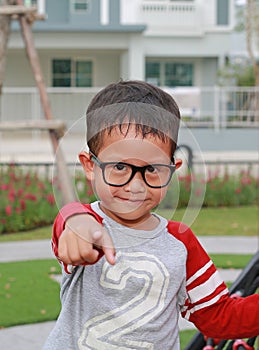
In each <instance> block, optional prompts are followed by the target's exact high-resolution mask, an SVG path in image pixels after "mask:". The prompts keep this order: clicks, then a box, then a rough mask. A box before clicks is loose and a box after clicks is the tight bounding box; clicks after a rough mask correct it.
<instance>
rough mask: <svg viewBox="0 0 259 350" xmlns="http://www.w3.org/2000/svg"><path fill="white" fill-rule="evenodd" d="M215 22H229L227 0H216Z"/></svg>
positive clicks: (225, 24) (224, 23)
mask: <svg viewBox="0 0 259 350" xmlns="http://www.w3.org/2000/svg"><path fill="white" fill-rule="evenodd" d="M217 24H218V25H219V26H227V25H228V24H229V0H217Z"/></svg>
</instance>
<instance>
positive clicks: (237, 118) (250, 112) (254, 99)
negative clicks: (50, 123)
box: [0, 87, 259, 132]
mask: <svg viewBox="0 0 259 350" xmlns="http://www.w3.org/2000/svg"><path fill="white" fill-rule="evenodd" d="M163 89H164V90H166V91H167V92H168V93H170V94H171V95H172V96H173V97H174V98H175V100H176V102H177V103H178V105H179V107H180V111H181V114H182V119H183V121H184V123H185V124H186V125H187V126H188V127H209V128H214V129H221V128H229V127H242V128H254V127H258V126H259V88H258V87H257V88H256V87H243V88H239V87H199V88H198V87H186V88H182V87H181V88H180V87H179V88H163ZM99 90H100V88H48V89H47V92H48V96H49V99H50V102H51V107H52V112H53V116H54V118H56V119H60V120H63V121H64V122H65V123H66V125H67V127H68V128H70V127H72V129H71V130H72V131H76V132H78V131H81V130H82V128H83V129H84V123H85V120H84V119H85V118H84V116H85V111H86V108H87V106H88V104H89V102H90V101H91V99H92V98H93V96H94V95H95V94H96V93H97V92H98V91H99ZM43 118H44V115H43V111H42V108H41V103H40V97H39V94H38V91H37V89H36V88H12V87H6V88H4V89H3V94H2V97H1V99H0V121H16V120H30V119H32V120H40V119H43Z"/></svg>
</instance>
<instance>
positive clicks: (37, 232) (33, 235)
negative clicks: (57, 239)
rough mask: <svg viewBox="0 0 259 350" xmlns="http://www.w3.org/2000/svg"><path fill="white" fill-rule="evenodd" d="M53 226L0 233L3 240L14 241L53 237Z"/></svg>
mask: <svg viewBox="0 0 259 350" xmlns="http://www.w3.org/2000/svg"><path fill="white" fill-rule="evenodd" d="M51 235H52V227H51V226H46V227H40V228H37V229H34V230H29V231H22V232H16V233H4V234H1V235H0V243H1V242H14V241H31V240H37V239H51Z"/></svg>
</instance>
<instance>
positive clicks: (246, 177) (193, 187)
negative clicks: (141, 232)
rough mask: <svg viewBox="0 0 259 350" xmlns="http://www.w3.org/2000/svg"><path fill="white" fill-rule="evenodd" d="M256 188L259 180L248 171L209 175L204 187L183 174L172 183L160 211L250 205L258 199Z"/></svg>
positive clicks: (196, 177)
mask: <svg viewBox="0 0 259 350" xmlns="http://www.w3.org/2000/svg"><path fill="white" fill-rule="evenodd" d="M258 185H259V178H256V177H254V176H253V175H252V174H251V173H250V172H249V171H242V172H240V173H239V174H237V175H229V174H228V173H227V172H226V173H225V174H224V175H223V176H220V175H219V174H218V173H217V172H215V173H214V174H211V173H209V176H208V178H207V180H206V181H205V183H204V179H203V178H201V177H199V176H198V175H195V176H193V175H191V174H187V175H185V176H179V177H178V178H177V179H176V180H173V183H172V185H171V186H170V188H169V191H168V194H167V196H166V198H165V199H164V201H163V202H162V204H161V208H165V209H166V208H172V206H173V207H176V208H183V207H186V206H187V205H193V206H195V205H196V204H199V205H201V206H203V207H222V206H240V205H253V204H256V202H257V199H258ZM203 197H204V198H203ZM190 199H191V200H192V203H190Z"/></svg>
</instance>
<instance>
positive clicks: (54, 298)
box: [0, 254, 251, 334]
mask: <svg viewBox="0 0 259 350" xmlns="http://www.w3.org/2000/svg"><path fill="white" fill-rule="evenodd" d="M211 257H212V259H213V261H214V263H215V264H216V266H217V267H221V268H229V267H231V268H244V267H245V266H246V264H247V263H248V262H249V260H250V259H251V256H250V255H244V256H242V255H231V254H226V255H225V254H221V255H217V254H213V255H211ZM56 273H60V266H59V264H58V263H57V261H56V260H53V259H52V260H33V261H25V262H11V263H0V310H1V313H0V328H1V327H10V326H14V325H19V324H28V323H36V322H43V321H49V320H55V319H56V318H57V315H58V313H59V310H60V299H59V284H58V283H57V282H56V281H54V280H53V279H51V278H50V275H51V274H56ZM186 334H188V332H187V333H186Z"/></svg>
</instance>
